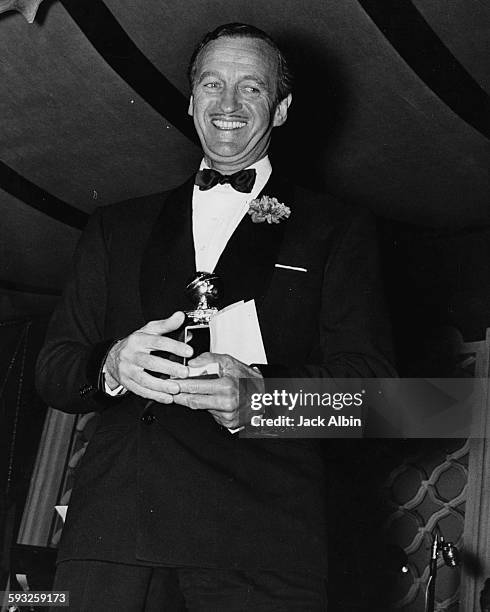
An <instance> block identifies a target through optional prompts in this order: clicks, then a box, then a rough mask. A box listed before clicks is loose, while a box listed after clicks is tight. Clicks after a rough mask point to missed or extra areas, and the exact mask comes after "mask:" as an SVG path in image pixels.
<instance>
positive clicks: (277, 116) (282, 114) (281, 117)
mask: <svg viewBox="0 0 490 612" xmlns="http://www.w3.org/2000/svg"><path fill="white" fill-rule="evenodd" d="M292 99H293V96H292V95H291V94H289V95H287V96H286V97H285V98H284V100H281V101H280V102H279V104H278V105H277V106H276V110H275V111H274V121H273V123H272V125H273V126H274V127H278V126H280V125H282V124H283V123H284V122H285V121H286V119H287V118H288V108H289V105H290V104H291V100H292Z"/></svg>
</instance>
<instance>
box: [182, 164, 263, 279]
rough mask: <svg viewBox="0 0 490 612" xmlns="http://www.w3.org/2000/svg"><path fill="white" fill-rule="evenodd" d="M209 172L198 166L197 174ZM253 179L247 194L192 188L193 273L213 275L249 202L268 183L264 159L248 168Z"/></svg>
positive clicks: (218, 188)
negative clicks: (194, 256) (211, 273)
mask: <svg viewBox="0 0 490 612" xmlns="http://www.w3.org/2000/svg"><path fill="white" fill-rule="evenodd" d="M204 168H209V166H208V165H207V164H206V162H205V161H204V160H203V161H202V162H201V166H200V168H199V169H200V170H202V169H204ZM249 168H254V169H255V171H256V173H257V176H256V178H255V183H254V186H253V189H252V191H251V193H240V192H239V191H236V190H235V189H233V187H232V186H231V185H230V184H229V183H225V184H224V185H220V184H218V185H216V186H215V187H213V188H212V189H208V190H207V191H200V189H199V187H198V186H197V185H194V193H193V194H192V233H193V236H194V249H195V252H196V270H197V271H199V272H214V268H215V267H216V264H217V263H218V260H219V258H220V256H221V254H222V253H223V251H224V249H225V247H226V245H227V244H228V241H229V239H230V238H231V236H232V235H233V232H234V231H235V230H236V228H237V227H238V225H239V223H240V221H241V220H242V219H243V217H244V216H245V215H246V214H247V212H248V207H249V204H250V202H251V201H252V200H253V199H255V198H256V197H257V196H258V195H259V193H260V192H261V191H262V189H263V188H264V186H265V184H266V183H267V181H268V180H269V177H270V175H271V172H272V167H271V164H270V161H269V158H268V157H264V158H262V159H261V160H260V161H258V162H255V164H252V165H251V166H249Z"/></svg>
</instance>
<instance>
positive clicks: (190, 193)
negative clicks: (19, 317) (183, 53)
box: [38, 24, 392, 612]
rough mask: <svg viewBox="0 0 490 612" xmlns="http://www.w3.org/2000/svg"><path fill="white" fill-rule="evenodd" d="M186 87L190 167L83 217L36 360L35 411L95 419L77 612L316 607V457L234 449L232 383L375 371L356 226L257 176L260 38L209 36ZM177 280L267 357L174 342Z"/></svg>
mask: <svg viewBox="0 0 490 612" xmlns="http://www.w3.org/2000/svg"><path fill="white" fill-rule="evenodd" d="M189 74H190V82H191V88H192V95H191V98H190V105H189V113H190V114H191V115H192V117H193V118H194V124H195V127H196V130H197V133H198V135H199V138H200V141H201V144H202V148H203V153H204V156H203V161H202V163H201V168H200V170H199V172H198V173H197V174H196V175H195V176H193V177H192V178H191V179H190V180H189V181H187V182H186V183H185V184H184V185H182V186H181V187H178V188H177V189H175V190H172V191H170V192H167V193H163V194H157V195H153V196H146V197H142V198H139V199H137V200H132V201H128V202H124V203H121V204H116V205H112V206H107V207H104V208H103V209H99V210H97V211H96V213H95V214H94V215H93V216H92V217H91V219H90V221H89V224H88V226H87V228H86V231H85V232H84V234H83V236H82V238H81V241H80V243H79V246H78V248H77V251H76V254H75V258H74V269H73V273H72V274H71V276H70V279H69V281H68V284H67V287H66V289H65V292H64V295H63V298H62V300H61V302H60V304H59V306H58V307H57V309H56V311H55V313H54V315H53V318H52V322H51V324H50V328H49V330H48V335H47V339H46V343H45V346H44V348H43V350H42V352H41V354H40V357H39V362H38V388H39V390H40V392H41V393H42V395H43V396H44V398H45V399H46V401H47V402H49V403H50V404H51V405H52V406H54V407H56V408H59V409H61V410H64V411H67V412H73V413H83V412H90V411H94V410H96V411H98V412H100V419H99V425H98V429H97V431H96V432H95V434H94V436H93V438H92V440H91V442H90V444H89V446H88V448H87V451H86V453H85V455H84V457H83V461H82V464H81V466H80V467H79V469H78V473H77V479H76V484H75V487H74V490H73V494H72V498H71V500H70V505H69V510H68V516H67V522H66V525H65V528H64V533H63V538H62V542H61V546H60V551H59V557H58V562H59V565H58V572H57V578H56V584H55V588H57V589H64V590H69V591H70V596H71V601H72V609H76V610H92V611H94V610H95V611H97V610H118V611H124V610H128V611H130V610H131V611H133V610H181V609H188V610H191V611H197V610H199V611H209V612H211V611H213V612H217V611H225V610H226V611H234V610H252V609H253V610H264V611H265V610H267V611H268V612H270V611H273V610H278V611H279V610H280V611H281V612H285V611H286V612H287V611H294V612H298V611H301V610H304V611H308V612H313V611H315V610H325V609H326V596H325V587H324V579H325V575H326V548H325V531H326V528H325V524H326V516H325V507H326V497H327V493H328V492H327V491H326V484H325V472H324V467H323V462H322V459H321V456H320V452H319V450H318V448H317V446H316V445H315V443H313V442H311V441H308V440H300V439H294V440H291V439H289V440H286V439H267V438H266V439H243V438H240V437H239V434H237V433H236V431H237V430H238V429H239V428H240V427H241V426H243V425H245V424H247V423H249V422H250V418H251V408H250V405H247V404H246V403H243V402H242V403H240V401H239V394H238V385H239V380H240V379H243V378H247V379H250V380H252V381H253V383H254V384H255V385H256V388H257V390H259V391H262V390H264V388H266V387H267V386H268V385H269V382H268V381H269V380H270V379H271V378H275V377H312V378H313V377H343V378H345V377H362V376H364V377H369V376H385V375H390V374H391V372H392V370H391V366H390V365H389V332H388V326H387V324H386V318H385V313H384V309H383V302H382V298H381V287H380V281H379V276H378V269H377V266H378V262H377V249H376V239H375V232H374V227H373V222H372V220H371V218H370V216H369V214H368V213H367V212H363V211H359V210H354V209H351V208H349V207H346V206H342V205H340V204H338V203H336V202H335V201H334V200H333V199H332V198H331V197H328V196H325V195H320V194H313V193H311V192H309V191H307V190H305V189H302V188H299V187H297V186H294V185H292V184H290V183H289V182H287V181H284V180H283V179H281V178H280V177H279V176H278V175H277V173H276V171H275V170H274V171H273V170H272V166H271V162H270V161H269V158H268V148H269V143H270V139H271V133H272V130H273V128H274V127H278V126H281V125H282V124H283V123H284V122H285V121H286V118H287V114H288V109H289V106H290V103H291V99H292V98H291V76H290V73H289V69H288V66H287V62H286V61H285V59H284V57H283V55H282V53H281V52H280V50H279V49H278V47H277V46H276V44H275V42H274V41H273V40H272V39H271V38H270V37H269V36H268V35H267V34H265V33H264V32H262V31H261V30H258V29H256V28H254V27H251V26H247V25H243V24H227V25H225V26H221V27H220V28H217V29H216V30H215V31H213V32H211V33H210V34H208V35H206V37H205V38H204V40H203V41H202V42H201V44H200V45H199V46H198V47H197V49H196V51H195V53H194V55H193V58H192V60H191V67H190V72H189ZM303 119H304V123H305V130H313V129H314V126H310V125H309V122H308V117H304V118H303ZM313 137H314V135H313V134H312V138H313ZM295 154H298V152H295V151H293V150H292V151H291V155H295ZM263 195H268V196H270V197H275V198H277V200H278V201H279V202H281V203H284V204H285V205H287V206H288V207H290V209H291V215H290V217H289V218H287V219H286V218H283V219H282V220H281V222H280V223H277V224H269V223H253V222H252V220H251V216H250V215H249V214H247V212H248V210H249V203H250V202H251V200H253V199H255V198H258V197H261V196H263ZM196 270H204V271H207V272H215V273H216V274H217V275H218V276H219V277H220V278H221V279H222V283H223V286H224V300H223V302H222V304H221V306H226V305H227V304H232V303H234V302H236V301H238V300H242V299H243V300H248V299H251V298H253V299H255V302H256V305H257V311H258V318H259V322H260V328H261V332H262V336H263V341H264V346H265V351H266V354H267V361H268V363H267V364H265V363H264V364H248V363H242V362H240V361H239V360H238V359H236V358H234V357H233V356H232V355H223V354H211V353H209V352H208V353H204V354H201V355H192V349H191V348H190V347H189V346H187V345H186V344H185V343H183V342H182V341H181V340H182V338H181V335H180V331H181V328H182V325H183V322H184V314H183V312H182V311H183V310H185V309H188V308H189V304H187V303H186V298H185V296H184V289H185V286H186V283H187V281H188V279H189V278H190V277H192V276H193V274H195V272H196ZM182 357H187V358H190V357H192V359H191V360H190V361H189V366H201V365H203V364H204V365H205V364H208V363H210V362H217V363H218V364H219V377H218V378H215V379H197V380H196V379H192V378H189V369H188V367H187V366H185V365H183V364H182V363H181V358H182ZM177 358H179V359H177ZM233 432H235V433H233Z"/></svg>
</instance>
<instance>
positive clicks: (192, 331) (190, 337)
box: [184, 272, 223, 364]
mask: <svg viewBox="0 0 490 612" xmlns="http://www.w3.org/2000/svg"><path fill="white" fill-rule="evenodd" d="M222 289H223V287H222V283H221V279H220V278H219V276H217V275H216V274H214V273H212V272H196V274H195V275H194V276H193V277H192V279H191V280H190V281H189V282H188V283H187V285H186V288H185V295H186V296H187V298H189V300H190V302H191V303H192V304H193V306H194V308H193V309H192V310H187V311H185V313H184V314H185V316H186V320H185V327H184V342H186V343H187V344H190V345H191V346H192V348H193V349H194V357H197V356H198V355H200V354H201V353H205V352H207V351H209V350H210V335H209V321H210V320H211V317H213V316H214V315H215V314H216V313H217V312H218V308H217V307H216V304H217V303H218V302H219V300H220V299H221V297H222V292H223V291H222ZM184 364H186V360H185V359H184Z"/></svg>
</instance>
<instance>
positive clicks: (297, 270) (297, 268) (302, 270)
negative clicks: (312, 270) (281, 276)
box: [275, 263, 308, 272]
mask: <svg viewBox="0 0 490 612" xmlns="http://www.w3.org/2000/svg"><path fill="white" fill-rule="evenodd" d="M275 267H276V268H283V269H284V270H295V271H296V272H308V270H307V269H306V268H300V267H298V266H286V265H284V264H279V263H276V264H275Z"/></svg>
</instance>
